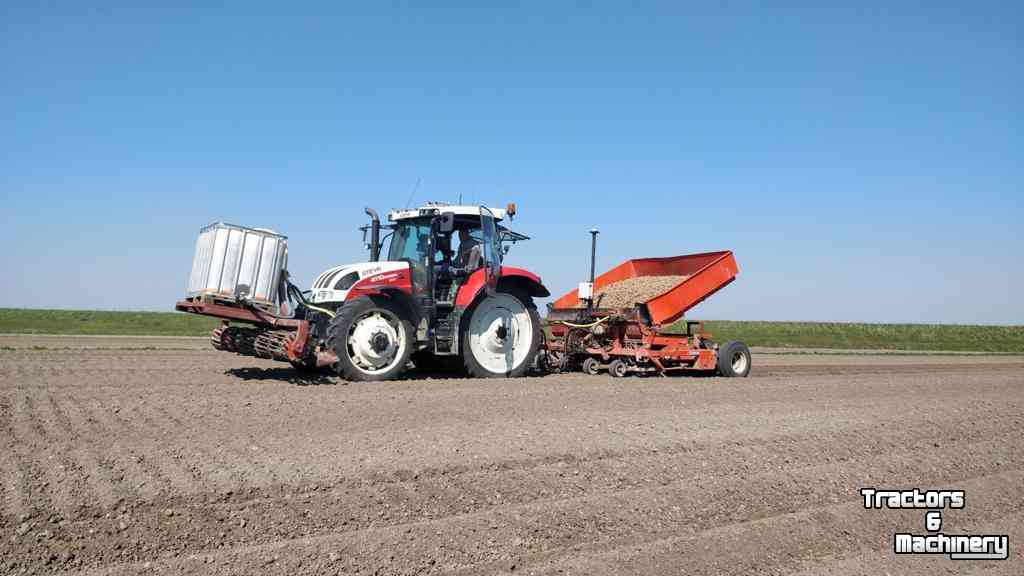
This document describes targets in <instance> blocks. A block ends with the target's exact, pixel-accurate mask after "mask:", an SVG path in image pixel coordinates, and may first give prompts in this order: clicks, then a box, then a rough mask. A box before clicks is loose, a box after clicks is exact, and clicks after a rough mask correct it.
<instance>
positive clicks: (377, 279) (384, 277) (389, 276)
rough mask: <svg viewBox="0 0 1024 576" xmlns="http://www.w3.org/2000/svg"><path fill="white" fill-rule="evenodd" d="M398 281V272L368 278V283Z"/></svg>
mask: <svg viewBox="0 0 1024 576" xmlns="http://www.w3.org/2000/svg"><path fill="white" fill-rule="evenodd" d="M397 279H398V272H391V273H388V274H381V275H380V276H374V277H373V278H370V282H390V281H392V280H397Z"/></svg>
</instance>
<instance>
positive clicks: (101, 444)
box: [0, 349, 1024, 574]
mask: <svg viewBox="0 0 1024 576" xmlns="http://www.w3.org/2000/svg"><path fill="white" fill-rule="evenodd" d="M283 366H284V365H281V364H274V363H271V362H264V361H260V360H254V359H250V358H243V357H239V356H233V355H229V354H225V353H217V352H214V351H207V350H205V349H196V350H168V349H164V350H160V349H156V350H118V349H105V350H103V349H77V350H76V349H68V350H52V349H51V350H31V349H28V350H5V351H2V352H0V487H2V491H0V497H2V499H0V504H2V508H0V511H2V514H0V574H18V573H89V574H93V573H97V574H100V573H119V574H120V573H146V574H149V573H163V574H176V573H201V574H202V573H207V574H254V573H276V574H321V573H327V574H333V573H342V574H413V573H422V574H477V573H508V572H513V571H514V572H515V573H520V572H523V573H536V574H558V573H572V574H680V573H688V574H750V573H765V574H822V573H828V574H862V573H865V574H883V573H887V572H888V573H893V574H906V573H913V574H939V573H984V574H1021V573H1024V562H1022V556H1021V552H1020V549H1021V546H1024V442H1022V440H1024V359H1021V358H1013V357H997V358H986V357H978V358H958V357H927V358H917V357H887V358H882V357H843V356H820V357H819V356H814V357H811V356H763V357H758V356H755V369H754V370H755V373H754V376H753V377H751V378H749V379H742V380H740V379H735V380H734V379H718V378H685V377H682V378H679V377H677V378H629V379H622V380H617V379H612V378H609V377H605V376H596V377H589V376H582V375H555V376H548V377H544V378H524V379H518V380H493V381H478V380H463V379H439V378H430V379H426V378H416V379H407V380H403V381H398V382H389V383H376V384H345V383H343V382H340V381H338V380H337V379H335V378H305V379H304V378H298V377H296V376H295V375H294V373H293V372H292V371H291V370H290V368H287V367H283ZM864 486H875V487H885V488H913V487H920V488H961V489H964V490H966V491H967V507H966V508H965V509H963V510H958V511H948V512H946V513H945V514H944V525H943V530H944V531H945V532H947V533H957V532H965V531H973V532H985V533H993V532H995V533H1009V535H1010V555H1011V558H1010V559H1009V560H1007V561H1003V562H991V561H988V562H952V561H950V560H948V559H946V558H944V557H929V558H905V557H899V558H897V557H895V556H894V555H893V553H892V552H891V550H892V540H891V538H892V534H893V532H895V531H908V532H922V531H923V512H901V511H877V510H873V511H867V510H864V509H863V506H862V505H861V502H862V500H861V497H860V495H859V493H858V489H859V488H860V487H864Z"/></svg>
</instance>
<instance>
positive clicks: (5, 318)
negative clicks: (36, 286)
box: [0, 308, 1024, 354]
mask: <svg viewBox="0 0 1024 576" xmlns="http://www.w3.org/2000/svg"><path fill="white" fill-rule="evenodd" d="M217 323H218V320H215V319H213V318H206V317H203V316H196V315H194V314H182V313H179V312H103V311H88V310H81V311H79V310H23V309H13V308H0V333H6V334H72V335H75V334H78V335H102V334H109V335H127V336H141V335H146V336H206V335H207V334H209V333H210V330H212V329H213V328H214V327H215V326H216V325H217ZM683 329H685V327H684V328H683ZM705 329H706V330H707V331H708V332H710V333H711V334H712V336H713V337H714V338H715V340H716V341H719V342H724V341H726V340H740V341H743V342H746V343H747V344H748V345H750V346H770V347H777V348H834V349H846V350H849V349H864V350H922V351H939V350H942V351H962V352H1000V353H1016V354H1024V326H963V325H952V324H854V323H825V322H732V321H708V322H706V323H705Z"/></svg>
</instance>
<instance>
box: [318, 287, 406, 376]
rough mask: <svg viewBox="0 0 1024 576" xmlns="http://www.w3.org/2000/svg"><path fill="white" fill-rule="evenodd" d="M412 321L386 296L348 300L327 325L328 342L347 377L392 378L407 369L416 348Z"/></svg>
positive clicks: (341, 371) (343, 373)
mask: <svg viewBox="0 0 1024 576" xmlns="http://www.w3.org/2000/svg"><path fill="white" fill-rule="evenodd" d="M412 337H413V328H412V323H411V322H409V320H408V319H406V318H404V314H403V310H402V309H401V308H400V307H399V306H396V305H395V304H394V303H392V302H391V301H390V300H388V299H386V298H376V297H369V296H361V297H359V298H356V299H355V300H353V301H351V302H346V303H345V305H344V306H342V307H341V309H339V310H338V314H337V316H335V317H334V319H333V320H331V324H330V326H329V327H328V328H327V345H328V346H329V347H330V348H331V349H332V350H334V353H335V354H336V355H337V356H338V363H337V365H336V367H337V371H338V375H339V376H341V377H342V378H344V379H345V380H351V381H356V382H359V381H371V380H391V379H393V378H397V377H398V375H399V374H401V373H402V372H403V371H404V370H405V365H406V364H408V362H409V356H410V355H411V354H412V348H413V342H412Z"/></svg>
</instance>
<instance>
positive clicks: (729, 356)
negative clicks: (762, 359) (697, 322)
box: [718, 341, 751, 378]
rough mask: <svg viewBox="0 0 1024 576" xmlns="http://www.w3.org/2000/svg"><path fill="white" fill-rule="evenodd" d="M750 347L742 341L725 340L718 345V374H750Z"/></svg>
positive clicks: (740, 375) (741, 375) (727, 375)
mask: <svg viewBox="0 0 1024 576" xmlns="http://www.w3.org/2000/svg"><path fill="white" fill-rule="evenodd" d="M750 368H751V363H750V349H749V348H747V345H746V344H744V343H743V342H732V341H729V342H726V343H725V344H722V345H721V346H719V347H718V375H719V376H724V377H726V378H746V377H747V376H749V375H750Z"/></svg>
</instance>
